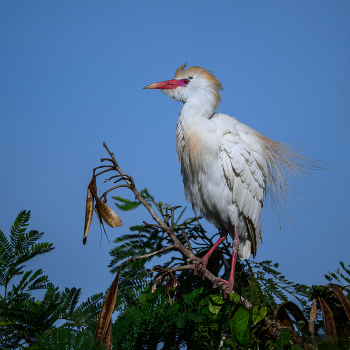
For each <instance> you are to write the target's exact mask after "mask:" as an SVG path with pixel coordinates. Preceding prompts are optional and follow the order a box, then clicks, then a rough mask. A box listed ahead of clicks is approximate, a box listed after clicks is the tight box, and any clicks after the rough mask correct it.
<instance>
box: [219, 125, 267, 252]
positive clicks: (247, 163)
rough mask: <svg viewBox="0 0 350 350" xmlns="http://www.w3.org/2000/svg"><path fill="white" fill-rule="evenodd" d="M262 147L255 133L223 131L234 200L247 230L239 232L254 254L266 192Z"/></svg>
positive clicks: (226, 168)
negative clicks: (249, 244) (253, 134)
mask: <svg viewBox="0 0 350 350" xmlns="http://www.w3.org/2000/svg"><path fill="white" fill-rule="evenodd" d="M260 149H261V147H260V145H259V144H258V143H257V141H256V140H255V139H254V138H253V137H251V136H250V135H248V134H245V133H242V135H240V134H239V133H238V132H237V131H236V130H235V132H234V131H233V130H232V131H231V132H228V133H226V134H224V136H223V140H222V146H221V153H220V158H221V164H222V167H223V170H224V174H225V178H226V180H227V185H228V187H229V188H230V189H231V191H232V199H233V203H234V204H235V205H237V207H238V210H239V212H240V213H241V214H242V215H243V218H244V221H245V226H246V230H245V232H241V233H240V234H241V235H243V237H245V238H246V239H248V240H249V241H250V242H251V245H252V253H253V255H255V254H256V249H257V246H258V245H259V241H260V239H261V228H260V216H261V212H262V207H263V201H264V197H265V192H266V178H265V176H264V172H265V171H264V169H265V166H264V162H265V164H266V161H265V160H264V157H262V155H263V151H262V149H261V152H262V153H261V152H260ZM249 254H250V252H249Z"/></svg>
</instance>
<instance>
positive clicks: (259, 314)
mask: <svg viewBox="0 0 350 350" xmlns="http://www.w3.org/2000/svg"><path fill="white" fill-rule="evenodd" d="M258 309H259V306H258V305H255V306H253V308H252V320H253V324H257V323H258V322H260V321H261V320H262V319H264V317H265V316H266V314H267V308H266V307H262V308H261V309H260V310H258Z"/></svg>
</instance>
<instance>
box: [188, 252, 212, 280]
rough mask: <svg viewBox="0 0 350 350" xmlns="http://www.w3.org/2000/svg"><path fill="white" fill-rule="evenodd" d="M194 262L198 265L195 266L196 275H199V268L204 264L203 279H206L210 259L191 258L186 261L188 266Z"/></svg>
mask: <svg viewBox="0 0 350 350" xmlns="http://www.w3.org/2000/svg"><path fill="white" fill-rule="evenodd" d="M192 260H196V265H195V266H194V274H195V275H197V270H198V267H199V265H200V264H202V272H203V279H205V271H206V270H207V264H208V259H207V258H206V257H205V256H204V257H203V258H197V257H196V256H192V257H191V258H189V259H187V260H186V262H187V265H189V264H190V263H191V261H192Z"/></svg>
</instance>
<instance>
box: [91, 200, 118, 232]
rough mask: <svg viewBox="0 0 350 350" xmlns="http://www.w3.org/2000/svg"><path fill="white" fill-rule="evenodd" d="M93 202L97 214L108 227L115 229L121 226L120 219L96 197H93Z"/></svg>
mask: <svg viewBox="0 0 350 350" xmlns="http://www.w3.org/2000/svg"><path fill="white" fill-rule="evenodd" d="M95 200H96V208H97V210H98V213H99V214H100V215H101V217H102V219H103V220H104V221H105V222H106V224H107V225H108V226H110V227H117V226H122V225H123V223H122V220H121V219H120V217H119V216H118V215H117V214H116V213H115V212H114V211H113V210H112V209H111V208H110V207H109V206H108V205H107V204H106V203H104V202H103V201H101V199H100V198H98V197H97V196H96V197H95Z"/></svg>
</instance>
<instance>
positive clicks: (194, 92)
mask: <svg viewBox="0 0 350 350" xmlns="http://www.w3.org/2000/svg"><path fill="white" fill-rule="evenodd" d="M185 68H186V63H185V64H183V65H182V66H181V67H179V68H178V69H177V70H176V72H175V79H171V80H166V81H161V82H159V83H154V84H150V85H147V86H145V87H144V89H161V90H162V92H164V93H165V94H166V95H169V96H170V97H171V98H173V99H174V100H176V101H181V102H183V103H185V102H187V101H189V100H190V99H201V98H207V99H210V100H212V103H213V104H215V108H214V110H215V109H216V106H217V104H218V103H219V104H220V101H221V94H220V92H219V90H223V88H222V86H221V83H220V82H219V81H218V80H217V79H216V78H215V77H214V75H213V74H212V73H211V72H210V71H208V70H206V69H205V68H201V67H197V66H194V67H190V68H187V69H185Z"/></svg>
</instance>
